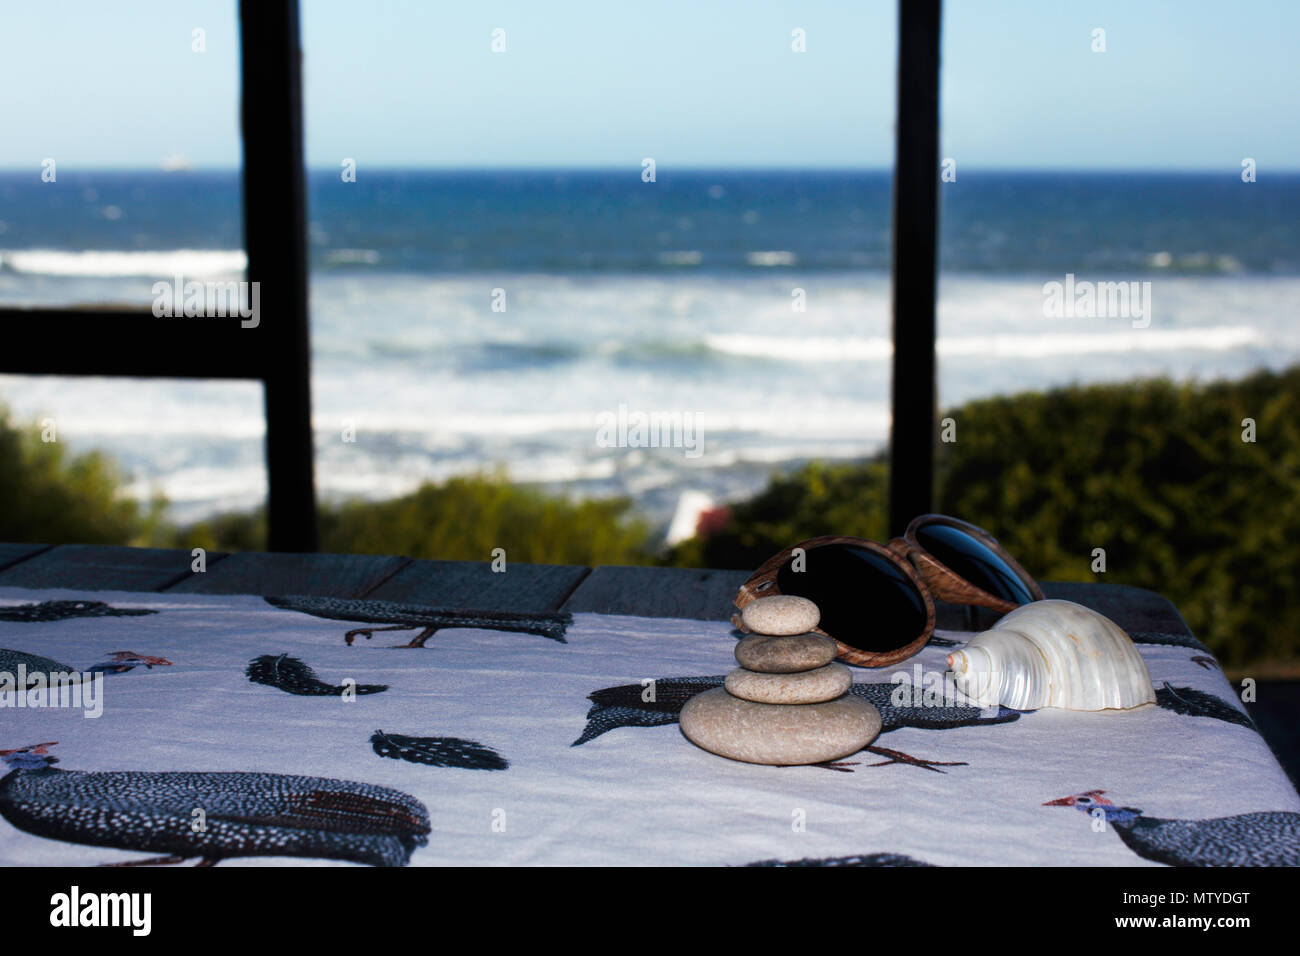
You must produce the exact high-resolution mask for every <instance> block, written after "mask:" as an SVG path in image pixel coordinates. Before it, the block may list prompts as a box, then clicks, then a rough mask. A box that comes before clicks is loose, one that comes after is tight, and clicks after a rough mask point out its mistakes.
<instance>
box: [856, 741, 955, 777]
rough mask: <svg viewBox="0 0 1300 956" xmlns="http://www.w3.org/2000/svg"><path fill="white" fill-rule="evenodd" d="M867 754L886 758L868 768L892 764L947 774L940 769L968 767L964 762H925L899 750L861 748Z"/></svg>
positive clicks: (869, 765) (870, 764)
mask: <svg viewBox="0 0 1300 956" xmlns="http://www.w3.org/2000/svg"><path fill="white" fill-rule="evenodd" d="M862 749H863V750H865V751H866V752H868V753H873V754H875V755H876V756H878V757H888V758H889V759H888V760H882V761H880V762H879V763H869V764H867V766H868V767H888V766H889V765H890V764H893V763H905V764H910V765H911V766H913V767H924V768H925V769H926V770H933V771H934V772H935V773H947V772H948V771H946V770H940V769H939V768H940V767H969V766H970V764H968V763H967V762H966V761H965V760H925V759H924V758H922V757H913V756H912V755H911V754H905V753H903V752H902V751H901V750H890V749H889V748H888V747H863V748H862Z"/></svg>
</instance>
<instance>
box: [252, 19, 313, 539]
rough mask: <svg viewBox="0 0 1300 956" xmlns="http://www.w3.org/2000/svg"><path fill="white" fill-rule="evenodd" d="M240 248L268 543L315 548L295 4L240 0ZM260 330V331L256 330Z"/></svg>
mask: <svg viewBox="0 0 1300 956" xmlns="http://www.w3.org/2000/svg"><path fill="white" fill-rule="evenodd" d="M239 34H240V49H241V51H242V55H241V57H240V69H241V77H240V83H241V90H242V94H241V97H240V111H241V112H240V124H241V128H242V130H243V134H244V137H243V138H244V175H243V185H244V245H245V247H246V248H247V249H248V281H249V282H253V283H257V284H258V289H259V290H260V294H261V302H260V305H261V312H262V313H263V317H262V322H263V324H264V326H265V333H264V334H265V338H264V339H263V340H261V341H259V345H261V346H262V347H263V348H264V350H265V355H266V358H267V362H268V368H267V374H266V378H265V392H266V471H267V483H268V494H267V543H268V545H269V547H270V549H271V550H272V551H315V550H316V498H315V485H314V481H313V456H314V450H313V446H312V428H311V374H310V372H311V370H310V365H311V356H310V349H309V346H308V339H307V189H306V174H305V172H304V170H303V145H302V137H303V132H302V50H301V49H300V47H299V43H298V3H297V0H256V2H251V0H241V2H240V4H239ZM259 331H261V329H259Z"/></svg>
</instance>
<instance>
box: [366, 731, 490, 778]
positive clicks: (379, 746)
mask: <svg viewBox="0 0 1300 956" xmlns="http://www.w3.org/2000/svg"><path fill="white" fill-rule="evenodd" d="M370 746H371V748H372V749H373V750H374V751H375V753H377V754H378V755H379V756H381V757H389V758H391V759H393V760H405V761H408V762H409V763H422V764H425V765H427V766H430V767H460V768H461V769H463V770H507V769H509V767H510V763H509V761H507V760H506V758H505V757H503V756H501V755H500V754H499V753H497V752H496V751H495V750H493V749H492V748H491V747H484V746H483V745H482V744H481V743H479V742H478V741H476V740H465V739H463V738H461V737H407V736H406V735H404V734H386V733H384V732H383V731H382V730H376V731H375V732H374V734H373V735H372V736H371V738H370Z"/></svg>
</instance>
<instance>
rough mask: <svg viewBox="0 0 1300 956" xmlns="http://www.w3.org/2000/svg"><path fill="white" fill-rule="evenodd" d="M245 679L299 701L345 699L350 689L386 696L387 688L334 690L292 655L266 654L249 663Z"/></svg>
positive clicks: (343, 687)
mask: <svg viewBox="0 0 1300 956" xmlns="http://www.w3.org/2000/svg"><path fill="white" fill-rule="evenodd" d="M244 675H245V676H246V677H247V678H248V679H249V680H250V681H252V682H253V683H254V684H265V685H266V686H267V687H274V688H276V689H277V690H282V691H284V692H285V693H286V694H296V695H297V696H299V697H342V696H343V695H345V694H346V693H348V691H349V689H350V690H351V691H352V693H354V694H356V695H357V696H364V695H366V694H382V693H383V692H384V691H386V690H388V685H387V684H356V683H354V684H353V685H352V687H351V688H349V687H348V686H347V685H344V684H340V685H338V686H333V685H331V684H327V683H325V682H324V681H323V680H321V679H320V678H319V677H318V676H317V675H316V672H315V671H314V670H312V669H311V667H309V666H308V665H307V664H306V663H305V662H303V661H301V660H299V659H298V658H296V657H290V656H289V655H288V654H263V655H262V656H261V657H256V658H254V659H253V660H251V661H249V663H248V668H247V669H246V670H245V671H244Z"/></svg>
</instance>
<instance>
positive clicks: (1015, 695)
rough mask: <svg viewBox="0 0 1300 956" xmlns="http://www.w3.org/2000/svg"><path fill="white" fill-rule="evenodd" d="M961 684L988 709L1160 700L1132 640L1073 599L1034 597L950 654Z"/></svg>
mask: <svg viewBox="0 0 1300 956" xmlns="http://www.w3.org/2000/svg"><path fill="white" fill-rule="evenodd" d="M948 667H949V669H951V670H952V672H953V677H954V680H955V682H956V684H957V689H958V690H960V691H961V692H962V693H963V694H965V695H966V696H967V697H969V698H970V699H971V700H973V701H975V702H976V703H977V704H979V705H980V706H982V707H990V706H993V705H995V704H1001V705H1002V706H1004V707H1010V708H1012V709H1014V710H1037V709H1038V708H1040V707H1063V708H1065V709H1066V710H1111V709H1119V710H1128V709H1130V708H1133V707H1140V706H1142V705H1143V704H1150V703H1154V702H1155V699H1156V694H1155V688H1153V687H1152V686H1151V675H1150V674H1149V673H1147V665H1146V662H1145V661H1143V660H1142V655H1141V654H1139V653H1138V649H1137V647H1135V646H1134V644H1133V641H1132V640H1131V639H1130V638H1129V636H1128V635H1127V634H1125V633H1124V632H1123V631H1122V630H1120V628H1119V626H1118V625H1117V624H1115V622H1114V621H1112V620H1111V619H1110V618H1108V617H1105V616H1103V615H1101V614H1098V613H1097V612H1096V611H1093V610H1091V609H1089V608H1086V607H1083V606H1082V605H1080V604H1075V603H1074V602H1073V601H1034V602H1033V603H1032V604H1026V605H1024V606H1023V607H1019V608H1016V610H1014V611H1012V612H1011V613H1010V614H1008V615H1006V616H1005V617H1004V618H1002V619H1001V620H1000V621H998V623H997V625H996V626H995V627H994V628H993V629H992V630H989V631H985V632H984V633H982V634H977V635H976V636H975V637H973V638H972V639H971V640H970V641H969V642H967V643H966V645H965V646H963V647H962V648H961V650H958V651H954V652H953V653H952V654H950V655H948Z"/></svg>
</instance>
